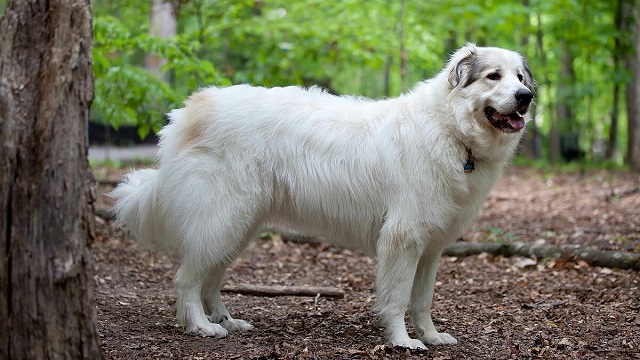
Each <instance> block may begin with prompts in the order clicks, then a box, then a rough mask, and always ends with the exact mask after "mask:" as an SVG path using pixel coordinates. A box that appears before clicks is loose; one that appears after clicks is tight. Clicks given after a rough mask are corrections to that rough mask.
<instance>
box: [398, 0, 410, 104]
mask: <svg viewBox="0 0 640 360" xmlns="http://www.w3.org/2000/svg"><path fill="white" fill-rule="evenodd" d="M404 11H405V0H400V14H399V17H400V19H399V21H400V22H399V29H398V38H399V40H400V92H404V91H405V90H406V87H407V74H408V71H407V49H406V48H405V39H404Z"/></svg>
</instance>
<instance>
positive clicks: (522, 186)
mask: <svg viewBox="0 0 640 360" xmlns="http://www.w3.org/2000/svg"><path fill="white" fill-rule="evenodd" d="M94 173H95V174H96V177H97V178H98V179H118V178H119V177H120V176H121V175H122V173H123V170H114V169H107V168H96V169H95V170H94ZM639 186H640V176H639V175H638V174H631V173H617V172H605V171H598V172H590V173H587V174H577V173H558V172H553V173H548V172H542V171H538V170H533V169H529V168H516V167H514V168H511V169H510V170H509V171H508V172H507V174H506V175H505V177H504V179H503V180H501V181H500V182H499V183H498V184H497V186H496V187H495V188H494V190H493V191H492V192H491V193H490V195H489V197H488V198H487V201H486V202H485V204H484V207H483V208H482V211H481V214H480V216H479V217H478V218H477V220H476V221H475V223H474V224H473V226H472V228H471V229H470V231H469V232H468V233H467V234H465V236H464V240H465V241H496V242H512V241H522V242H535V241H538V242H545V243H547V244H582V245H585V246H596V247H598V248H601V249H606V250H617V251H625V252H634V253H640V191H639V188H638V187H639ZM108 190H109V187H108V186H104V185H102V186H100V189H99V192H100V193H105V192H107V191H108ZM109 205H110V204H109V200H108V199H106V198H105V197H103V196H100V199H99V201H98V206H99V207H108V206H109ZM97 220H98V223H97V226H96V234H97V237H96V241H95V242H94V244H93V246H92V248H93V251H94V255H95V280H96V290H95V294H96V300H97V308H98V322H99V327H100V334H101V339H102V347H103V350H104V352H105V354H106V356H107V358H110V359H133V358H135V359H142V358H149V359H151V358H153V359H157V358H181V359H298V358H303V359H307V358H309V359H418V358H420V359H423V358H429V359H466V358H470V359H521V358H522V359H524V358H526V359H529V358H554V359H640V273H638V272H636V271H633V270H617V269H609V268H600V267H592V266H589V265H587V264H586V263H584V262H581V261H577V262H567V261H563V260H553V259H537V261H535V262H531V261H524V260H525V259H524V258H520V257H512V258H504V257H494V256H487V255H486V254H485V255H479V256H470V257H464V258H453V257H444V258H443V260H442V261H441V264H440V268H439V272H438V282H437V286H436V294H435V297H434V308H433V315H434V322H435V324H436V327H437V328H438V329H439V330H440V331H446V332H448V333H450V334H451V335H453V336H454V337H456V338H457V339H458V341H459V344H458V345H453V346H428V350H407V349H403V348H392V347H389V346H383V345H384V337H383V336H384V333H383V329H382V328H381V327H380V324H379V323H378V320H377V318H376V316H375V313H374V311H373V304H374V303H375V296H374V274H375V262H374V261H373V260H371V259H369V258H367V257H364V256H362V255H360V254H358V253H354V252H352V251H348V250H344V249H340V248H337V247H334V246H330V245H328V244H326V243H324V242H321V241H320V242H308V243H296V242H288V241H282V240H281V239H280V238H279V237H277V236H276V237H272V238H269V239H258V240H256V242H255V245H253V246H252V247H250V248H249V249H248V250H246V251H245V252H244V253H243V255H242V256H241V257H240V258H239V259H238V260H237V261H236V262H235V263H234V264H233V265H232V266H231V267H230V269H229V271H228V272H227V276H226V278H225V284H226V285H227V286H228V285H237V284H255V285H284V286H294V285H295V286H331V287H337V288H341V289H343V290H344V292H345V296H344V298H341V299H330V298H324V297H320V298H314V297H295V296H280V297H263V296H247V295H239V294H232V293H225V294H224V295H223V299H224V301H225V303H226V305H227V308H229V309H230V311H231V313H232V314H233V315H234V317H237V318H242V319H245V320H247V321H249V322H251V323H252V324H253V325H254V326H255V329H254V330H253V331H251V332H245V333H231V334H230V335H229V336H228V337H227V338H225V339H212V338H203V337H198V336H193V335H187V334H185V333H184V330H183V329H182V328H181V327H180V326H178V325H176V319H175V295H174V292H173V285H172V278H173V275H174V273H175V271H176V267H177V261H176V259H175V258H173V257H172V256H170V255H168V254H158V253H153V252H149V251H145V250H141V249H139V248H138V247H137V246H136V244H135V243H134V242H133V241H132V240H131V239H129V238H128V237H126V236H125V235H123V234H122V232H121V231H119V230H116V229H113V228H112V227H111V226H110V224H108V223H105V221H103V220H101V219H99V218H97ZM407 319H408V318H407ZM410 334H415V333H414V330H413V329H412V328H411V327H410Z"/></svg>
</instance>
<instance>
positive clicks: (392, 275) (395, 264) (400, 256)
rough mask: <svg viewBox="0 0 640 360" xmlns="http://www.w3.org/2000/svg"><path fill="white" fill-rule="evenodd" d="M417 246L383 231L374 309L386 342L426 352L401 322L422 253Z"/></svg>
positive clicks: (410, 241)
mask: <svg viewBox="0 0 640 360" xmlns="http://www.w3.org/2000/svg"><path fill="white" fill-rule="evenodd" d="M416 244H417V242H413V240H411V239H407V238H406V237H401V236H399V235H396V234H389V233H388V232H386V234H385V231H384V229H383V231H382V234H381V236H380V239H379V240H378V265H377V273H376V292H377V295H378V301H377V304H376V310H377V311H378V313H379V315H380V320H381V322H382V325H383V326H384V327H385V330H386V333H387V339H388V341H389V342H391V343H392V344H393V345H398V346H404V347H408V348H412V349H415V348H420V349H426V346H425V345H424V344H423V343H422V342H421V341H420V340H418V339H412V338H410V337H409V334H408V333H407V328H406V325H405V322H404V315H405V312H406V310H407V306H408V305H409V296H410V295H409V294H410V293H411V286H412V283H413V277H414V274H415V272H416V267H417V266H418V260H419V259H420V255H419V254H420V253H421V252H422V251H421V250H419V249H417V245H416Z"/></svg>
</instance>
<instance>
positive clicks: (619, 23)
mask: <svg viewBox="0 0 640 360" xmlns="http://www.w3.org/2000/svg"><path fill="white" fill-rule="evenodd" d="M624 3H625V0H618V2H617V6H616V16H615V26H616V29H618V30H619V31H620V32H623V31H624V27H625V21H624V16H623V15H624V14H623V11H624ZM621 51H622V44H621V41H620V35H616V36H615V40H614V44H613V72H614V74H617V73H618V72H619V71H620V67H621V65H622V64H621V56H620V55H621ZM620 87H621V86H620V83H619V82H618V81H615V79H614V81H613V104H612V106H613V109H612V111H611V124H610V126H609V138H608V140H607V147H606V148H605V155H604V156H605V158H606V159H607V160H614V159H615V155H616V148H617V147H618V113H619V111H618V106H619V104H620Z"/></svg>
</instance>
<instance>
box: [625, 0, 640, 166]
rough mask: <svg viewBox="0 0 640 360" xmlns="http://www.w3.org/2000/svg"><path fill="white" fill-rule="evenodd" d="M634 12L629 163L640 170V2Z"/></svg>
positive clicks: (628, 103) (630, 65)
mask: <svg viewBox="0 0 640 360" xmlns="http://www.w3.org/2000/svg"><path fill="white" fill-rule="evenodd" d="M630 10H631V11H630V12H631V13H634V14H635V16H634V17H633V18H634V19H635V23H633V49H635V51H634V52H632V53H631V54H629V55H628V56H627V68H628V69H629V70H631V71H632V72H633V75H634V79H633V81H632V82H631V83H629V84H627V118H628V121H629V126H628V133H627V134H628V135H627V136H628V149H627V163H628V164H629V166H630V167H631V169H633V170H636V171H640V23H639V20H638V17H639V16H640V2H637V4H636V5H635V6H634V8H633V9H630Z"/></svg>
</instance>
